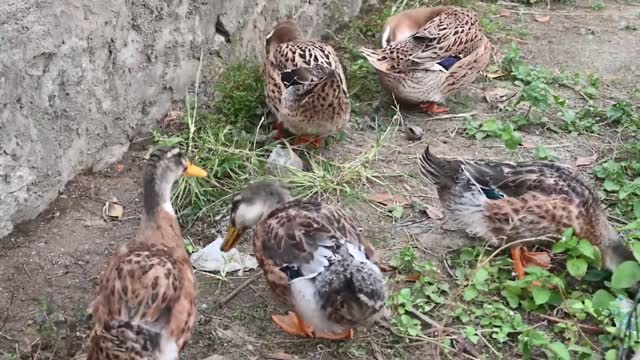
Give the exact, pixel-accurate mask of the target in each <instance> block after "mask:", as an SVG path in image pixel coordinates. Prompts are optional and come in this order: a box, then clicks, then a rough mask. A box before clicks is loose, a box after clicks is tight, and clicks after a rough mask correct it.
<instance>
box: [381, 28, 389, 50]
mask: <svg viewBox="0 0 640 360" xmlns="http://www.w3.org/2000/svg"><path fill="white" fill-rule="evenodd" d="M390 33H391V28H390V27H389V25H386V26H385V27H384V32H383V33H382V47H383V48H385V47H387V45H389V35H390Z"/></svg>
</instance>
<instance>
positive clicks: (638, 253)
mask: <svg viewBox="0 0 640 360" xmlns="http://www.w3.org/2000/svg"><path fill="white" fill-rule="evenodd" d="M631 249H633V256H634V257H635V258H636V261H638V262H640V241H635V242H634V243H633V244H632V245H631Z"/></svg>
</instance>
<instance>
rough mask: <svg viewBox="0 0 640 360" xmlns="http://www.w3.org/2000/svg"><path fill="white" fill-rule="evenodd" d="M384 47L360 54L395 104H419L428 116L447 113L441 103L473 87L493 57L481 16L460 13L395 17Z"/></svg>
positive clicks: (414, 12)
mask: <svg viewBox="0 0 640 360" xmlns="http://www.w3.org/2000/svg"><path fill="white" fill-rule="evenodd" d="M382 44H383V46H384V47H383V48H382V49H378V50H371V49H366V48H361V49H360V51H361V52H362V54H363V55H364V56H365V57H366V58H367V60H368V61H369V63H371V65H372V66H373V67H374V68H375V69H376V71H377V72H378V76H379V78H380V81H381V82H382V85H383V86H384V87H385V88H386V89H387V90H389V91H390V92H391V93H392V94H393V95H394V97H395V99H397V100H398V101H399V102H403V103H408V104H419V105H420V106H421V108H422V109H423V110H424V111H425V112H428V113H441V112H447V111H448V109H447V108H444V107H441V106H439V105H437V103H441V102H443V101H444V100H445V99H446V98H447V96H449V95H451V94H453V93H455V92H456V91H458V90H460V89H463V88H465V87H467V86H469V85H470V84H471V83H472V82H473V81H474V80H475V78H476V77H477V76H478V74H479V73H480V72H481V71H482V70H484V68H486V67H487V65H489V61H490V59H491V53H492V51H493V47H492V45H491V43H490V42H489V40H488V39H487V37H486V36H485V35H484V34H483V32H482V26H481V25H480V22H479V20H478V16H477V14H475V13H473V12H471V11H469V10H466V9H461V8H455V7H436V8H419V9H411V10H406V11H403V12H401V13H398V14H396V15H394V16H392V17H391V18H389V20H388V21H387V24H386V25H385V28H384V31H383V39H382Z"/></svg>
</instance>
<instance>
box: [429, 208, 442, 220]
mask: <svg viewBox="0 0 640 360" xmlns="http://www.w3.org/2000/svg"><path fill="white" fill-rule="evenodd" d="M427 215H429V217H430V218H432V219H433V220H440V219H442V218H444V214H442V210H440V209H438V208H436V207H433V206H430V205H427Z"/></svg>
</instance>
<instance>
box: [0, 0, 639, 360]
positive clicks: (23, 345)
mask: <svg viewBox="0 0 640 360" xmlns="http://www.w3.org/2000/svg"><path fill="white" fill-rule="evenodd" d="M605 4H606V6H605V8H604V10H602V11H594V10H592V9H591V3H590V2H587V1H578V4H577V5H576V6H574V7H567V6H561V5H553V7H552V9H551V10H547V9H546V8H544V7H538V8H535V7H532V8H526V11H525V12H523V13H522V14H521V15H518V14H517V13H516V12H514V13H513V16H510V17H507V18H494V19H493V20H494V21H500V22H504V23H512V24H515V25H521V26H523V27H524V28H525V29H526V30H528V31H529V33H530V35H529V36H528V37H526V38H525V39H523V40H524V41H521V42H520V44H519V45H520V47H521V49H522V52H523V54H524V57H525V58H527V61H529V62H532V63H536V64H540V65H543V66H544V67H546V68H548V69H560V68H566V69H569V70H572V71H580V72H592V73H595V74H598V75H600V76H601V77H602V80H603V84H605V85H604V87H603V89H602V90H601V93H600V95H599V97H598V99H599V100H598V101H604V102H605V103H607V102H608V101H614V100H615V99H620V98H624V97H625V96H626V94H629V91H630V90H631V89H634V88H638V87H639V86H640V61H638V54H640V35H639V34H640V32H639V31H634V30H629V29H628V28H629V26H630V25H635V26H636V27H640V6H638V5H637V4H632V3H631V1H629V2H627V3H625V2H623V1H620V2H613V1H606V2H605ZM508 9H515V8H513V7H511V8H508ZM536 13H541V14H550V15H551V19H550V21H548V22H544V23H543V22H537V21H535V20H534V15H536ZM496 40H498V41H499V42H501V43H502V45H503V47H504V45H505V44H508V42H510V41H511V40H512V39H505V38H501V39H496ZM509 86H510V85H509V84H508V83H507V82H500V81H495V80H487V79H480V80H478V81H476V83H475V84H474V85H473V86H472V87H471V88H470V89H468V90H467V91H464V92H463V93H461V94H459V95H458V96H456V97H455V98H453V99H450V101H449V102H448V105H449V106H450V108H451V113H453V114H456V113H465V112H475V114H474V115H473V116H474V118H478V119H482V118H486V117H489V116H490V115H491V114H492V113H495V112H496V111H497V110H496V109H494V108H492V107H491V106H490V105H489V104H487V102H486V101H485V99H484V96H483V94H484V93H485V92H486V91H488V90H491V89H494V88H496V87H509ZM569 93H571V91H569ZM381 96H386V95H381ZM571 99H572V101H576V102H579V101H582V100H581V99H580V97H578V96H577V95H575V94H573V96H572V97H571ZM403 121H404V123H405V124H411V125H417V126H420V127H422V128H423V129H424V131H425V137H424V140H422V141H419V142H413V143H412V142H409V141H407V140H406V139H405V136H404V134H403V133H402V131H398V132H397V133H395V134H393V136H392V138H390V139H389V140H388V143H387V144H385V146H384V147H382V149H381V150H380V152H379V155H378V158H377V159H376V160H375V161H374V163H373V165H372V166H374V167H375V168H376V169H378V170H379V171H383V172H385V173H396V172H399V173H404V174H409V175H413V177H412V178H414V179H415V180H411V179H409V180H407V178H401V177H398V179H397V180H396V181H392V186H393V187H392V188H393V189H395V190H394V191H398V192H399V193H402V194H404V195H405V196H407V197H408V198H409V199H410V200H419V201H421V202H423V203H426V204H429V205H431V206H433V207H435V208H439V207H440V204H439V202H438V199H437V196H436V194H435V192H434V189H433V188H432V187H430V186H428V185H426V184H425V183H423V182H422V181H421V180H419V177H417V176H415V175H416V174H417V166H416V159H417V154H419V153H421V152H422V151H423V150H424V147H425V145H427V144H429V145H431V146H432V149H433V151H434V152H435V153H437V154H442V155H446V156H452V157H462V158H485V159H501V160H506V159H511V160H521V159H530V158H531V157H532V149H527V148H520V149H518V150H516V151H509V150H507V149H505V148H504V146H503V145H502V142H501V141H498V140H492V139H489V140H483V141H482V142H478V141H475V140H471V139H467V138H464V137H463V136H462V133H463V132H464V128H463V121H462V120H461V119H460V118H447V119H441V120H430V119H429V118H428V117H426V116H424V115H421V114H416V113H403ZM524 136H525V138H524V140H525V142H527V143H532V144H538V143H540V144H545V145H546V146H547V147H548V148H550V149H552V150H554V151H555V152H556V153H557V154H558V158H559V159H558V161H560V162H563V163H568V164H573V163H575V160H576V159H577V158H578V157H583V156H591V155H593V154H594V153H595V154H599V155H600V156H604V154H608V152H609V151H610V147H611V145H612V144H616V143H617V142H619V140H618V139H617V138H616V136H615V134H614V133H602V134H595V135H593V136H571V135H566V134H563V135H557V134H555V133H552V132H550V131H547V130H544V129H532V130H530V131H525V133H524ZM373 138H374V136H373V130H372V129H371V128H370V127H368V128H366V129H360V130H356V129H354V128H352V129H351V130H350V131H349V139H348V140H346V141H343V142H340V143H338V144H336V145H334V146H332V147H331V148H329V149H326V150H323V151H324V154H326V156H327V157H329V158H340V159H342V160H345V159H349V158H350V157H354V156H357V155H358V154H359V153H360V152H361V151H363V150H366V149H368V148H369V147H370V146H371V145H372V143H373V141H374V139H373ZM148 147H149V144H148V143H147V144H145V143H139V144H137V145H134V146H132V148H131V150H130V151H129V152H128V153H127V154H126V155H125V157H124V158H123V159H122V160H121V161H119V162H118V163H117V164H114V165H113V166H112V167H111V168H109V169H107V170H105V171H103V172H100V173H95V174H82V175H79V176H77V177H76V178H75V179H74V180H73V181H71V182H70V183H69V184H67V186H66V187H65V189H64V191H63V192H62V193H61V195H60V196H59V198H58V199H57V200H56V201H55V202H54V203H53V204H51V206H50V207H49V208H48V209H47V210H46V211H45V212H44V213H42V214H41V215H40V216H39V217H38V218H37V219H35V220H33V221H31V222H29V223H26V224H23V225H21V226H19V227H18V229H17V230H16V231H15V232H14V233H12V234H11V235H9V236H7V237H6V238H4V239H2V241H0V279H1V282H0V284H1V285H0V356H2V352H5V353H6V354H14V355H18V356H19V358H20V359H36V358H38V359H52V358H58V359H67V358H72V357H73V356H74V355H76V354H77V353H78V352H79V351H80V350H81V349H82V346H83V344H84V343H85V342H86V340H87V335H88V331H89V326H90V322H89V321H88V319H87V318H86V312H85V309H86V306H87V305H88V304H89V302H90V301H91V300H92V297H93V293H94V289H95V286H96V276H97V274H98V273H99V272H100V270H101V269H102V267H103V264H104V263H105V261H106V260H107V259H108V257H109V255H110V254H111V253H112V251H113V250H114V249H115V248H116V247H117V246H119V245H121V244H124V243H126V242H127V241H129V240H130V239H131V238H133V237H134V234H135V231H136V229H137V227H138V222H139V216H138V215H139V214H140V209H141V179H140V176H141V170H142V160H141V159H142V157H143V155H144V153H145V151H146V149H147V148H148ZM583 170H584V171H588V170H589V168H588V167H587V168H584V169H583ZM381 190H382V189H376V188H372V189H371V191H372V192H373V191H381ZM387 190H388V189H387ZM114 197H115V198H117V199H119V201H120V202H121V203H122V204H123V205H124V206H125V214H124V217H123V218H122V219H121V220H120V221H114V222H106V221H105V220H104V219H103V217H102V206H103V205H104V202H105V201H107V200H110V199H112V198H114ZM342 205H343V206H345V207H346V208H348V209H349V210H351V212H352V213H353V214H354V216H355V217H356V218H357V220H358V221H359V222H360V224H362V227H363V229H364V231H365V232H366V234H367V235H368V236H369V238H370V239H371V240H372V242H373V243H374V244H375V245H376V246H377V247H378V248H379V249H380V250H381V253H382V257H383V258H384V259H385V260H389V259H391V258H392V257H393V255H394V254H395V253H396V252H397V250H398V249H399V248H401V247H402V246H404V245H407V244H411V245H414V246H416V247H417V248H418V249H421V250H422V253H423V255H424V256H425V257H428V258H431V259H433V260H436V261H439V260H440V259H441V257H442V256H445V252H446V251H447V250H449V249H455V248H458V247H461V246H463V245H465V244H470V243H472V240H471V239H470V238H468V237H467V236H466V235H465V234H464V233H463V232H460V231H451V229H448V228H447V224H446V223H445V222H443V221H441V220H433V219H430V218H428V216H426V214H425V213H423V212H418V211H414V210H411V209H406V211H407V212H408V213H407V215H406V216H405V217H404V219H405V220H404V221H403V222H401V223H393V219H392V218H391V217H389V216H388V215H385V214H384V212H382V211H379V210H378V209H376V208H374V207H373V206H372V205H371V204H369V203H368V202H358V201H354V200H352V199H349V200H348V201H346V200H345V201H344V202H343V203H342ZM225 215H226V214H225ZM225 221H227V218H226V216H222V217H221V219H220V222H219V223H203V224H197V225H196V226H194V227H193V228H191V229H188V230H187V231H186V235H187V236H189V237H190V238H191V239H192V240H193V241H194V243H195V244H196V245H200V246H203V245H206V244H207V243H208V242H210V241H213V240H214V239H215V237H216V236H218V235H220V232H219V228H220V224H222V223H224V222H225ZM248 243H249V242H245V243H244V244H243V245H242V246H241V247H240V249H241V250H242V251H245V252H250V251H251V249H250V246H249V244H248ZM256 273H257V272H253V273H248V274H243V275H242V276H238V275H235V274H233V275H227V277H226V278H225V279H222V278H220V277H217V276H214V275H210V274H203V273H198V276H197V277H198V280H199V287H200V293H199V298H198V306H199V320H198V325H197V327H196V331H195V333H194V335H193V339H192V341H191V343H190V344H189V345H188V347H187V348H186V349H185V350H184V352H183V354H184V355H183V358H185V359H204V358H206V357H207V356H210V355H214V354H217V355H221V356H223V357H224V358H225V359H266V358H269V354H271V355H273V354H276V355H277V353H279V352H282V353H285V354H290V355H291V357H286V356H284V355H283V354H280V356H281V357H272V358H276V359H294V358H296V357H297V358H300V359H348V358H375V359H396V358H397V359H402V358H416V357H417V356H421V357H424V358H431V357H433V356H434V355H433V353H432V352H430V351H431V350H430V349H431V347H430V346H429V345H422V346H421V347H411V346H407V345H406V344H403V343H399V344H389V343H387V342H386V340H385V334H386V333H385V330H383V329H370V330H361V331H359V332H358V333H357V334H356V339H354V340H353V341H351V342H327V341H316V340H307V339H297V338H293V337H291V336H288V335H287V334H284V333H282V332H281V331H279V330H278V329H277V328H276V327H275V325H274V324H273V323H272V322H271V321H270V314H272V313H280V312H283V311H286V309H285V308H283V307H282V306H281V305H279V304H277V303H275V302H274V301H273V299H272V297H271V295H270V293H269V291H268V288H267V286H266V284H265V282H264V280H263V279H262V277H258V278H256V279H255V281H253V282H252V283H251V284H250V285H249V286H247V287H245V288H244V289H242V290H241V291H240V292H239V293H238V295H237V296H235V297H234V298H233V299H231V300H230V301H228V302H226V303H224V304H219V302H220V300H221V299H222V298H224V297H225V296H226V295H227V294H229V293H230V292H231V291H233V289H235V288H236V287H237V286H239V285H240V284H241V283H243V282H244V281H245V280H246V279H247V278H251V277H255V276H256ZM389 276H390V279H389V284H390V285H391V287H392V288H393V287H394V286H396V285H394V284H396V281H395V280H394V278H393V277H394V275H393V274H391V275H389ZM418 354H419V355H418ZM274 356H275V355H274ZM4 359H10V357H4Z"/></svg>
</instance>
